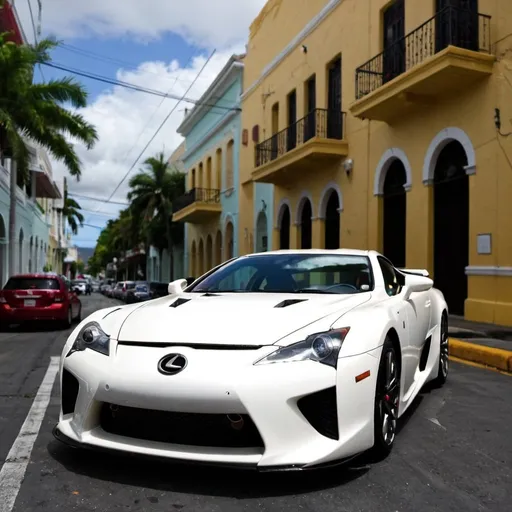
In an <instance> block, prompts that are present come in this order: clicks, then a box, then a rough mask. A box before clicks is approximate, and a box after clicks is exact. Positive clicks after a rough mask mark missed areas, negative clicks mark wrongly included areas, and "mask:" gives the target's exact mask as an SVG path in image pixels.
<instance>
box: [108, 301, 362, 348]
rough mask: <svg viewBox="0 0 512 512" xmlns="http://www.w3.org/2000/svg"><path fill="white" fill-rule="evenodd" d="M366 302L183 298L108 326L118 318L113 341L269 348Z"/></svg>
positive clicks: (153, 303)
mask: <svg viewBox="0 0 512 512" xmlns="http://www.w3.org/2000/svg"><path fill="white" fill-rule="evenodd" d="M370 298H371V294H370V293H363V294H358V295H313V294H282V293H276V294H274V293H244V294H235V293H231V294H229V293H226V294H219V295H205V294H198V293H188V294H187V293H185V294H181V295H179V296H176V295H175V296H168V297H164V298H162V299H157V300H154V301H150V302H146V303H144V304H143V305H141V306H139V307H137V308H134V309H130V310H128V311H126V314H124V315H122V312H123V310H124V308H121V309H120V310H119V311H118V312H116V313H113V314H112V315H111V316H112V318H111V321H112V320H114V317H116V316H117V315H118V314H119V315H122V317H123V318H124V321H123V322H122V325H120V328H119V331H118V337H117V339H118V340H119V341H131V342H144V343H183V344H205V345H208V344H210V345H253V346H254V345H271V344H274V343H276V342H278V341H279V340H280V339H282V338H284V337H286V336H288V335H289V334H291V333H293V332H295V331H297V330H299V329H302V328H304V327H306V326H308V325H309V324H312V323H314V322H316V321H318V320H321V319H322V318H325V317H328V316H329V315H333V314H335V317H336V319H337V318H339V317H341V316H342V315H344V314H345V313H347V312H348V311H350V310H351V309H353V308H355V307H357V306H359V305H361V304H364V303H365V302H367V301H368V300H370ZM177 301H178V302H177ZM294 301H300V302H294ZM177 304H179V305H177ZM176 306H177V307H176ZM119 319H120V318H119ZM120 324H121V322H120Z"/></svg>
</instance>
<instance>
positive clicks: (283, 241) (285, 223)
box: [279, 204, 290, 249]
mask: <svg viewBox="0 0 512 512" xmlns="http://www.w3.org/2000/svg"><path fill="white" fill-rule="evenodd" d="M289 248H290V208H289V206H288V205H287V204H285V205H283V207H282V210H281V220H280V222H279V249H289Z"/></svg>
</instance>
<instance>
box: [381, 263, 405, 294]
mask: <svg viewBox="0 0 512 512" xmlns="http://www.w3.org/2000/svg"><path fill="white" fill-rule="evenodd" d="M379 265H380V268H381V270H382V277H383V278H384V287H385V289H386V293H387V294H388V295H389V296H393V295H396V294H398V293H400V290H401V286H400V282H399V280H398V276H397V274H396V271H395V268H394V267H393V265H391V263H389V262H388V261H387V260H385V259H383V258H379Z"/></svg>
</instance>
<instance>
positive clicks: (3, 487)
mask: <svg viewBox="0 0 512 512" xmlns="http://www.w3.org/2000/svg"><path fill="white" fill-rule="evenodd" d="M59 360H60V358H59V357H52V358H51V361H50V365H49V366H48V369H47V370H46V374H45V376H44V378H43V382H42V383H41V385H40V386H39V389H38V391H37V395H36V397H35V398H34V401H33V402H32V407H31V408H30V411H29V412H28V414H27V417H26V418H25V422H24V423H23V425H22V426H21V429H20V433H19V434H18V437H17V438H16V440H15V441H14V443H13V445H12V447H11V449H10V451H9V453H8V454H7V459H6V460H5V463H4V465H3V466H2V468H1V469H0V512H11V511H12V509H13V508H14V503H15V501H16V498H17V496H18V492H19V490H20V487H21V484H22V482H23V479H24V478H25V471H26V470H27V466H28V463H29V460H30V455H31V453H32V448H33V447H34V443H35V442H36V439H37V436H38V434H39V429H40V428H41V423H42V422H43V419H44V415H45V413H46V409H47V408H48V405H49V403H50V398H51V395H52V389H53V384H54V383H55V379H56V377H57V374H58V373H59Z"/></svg>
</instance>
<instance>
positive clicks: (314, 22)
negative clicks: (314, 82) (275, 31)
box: [242, 0, 343, 101]
mask: <svg viewBox="0 0 512 512" xmlns="http://www.w3.org/2000/svg"><path fill="white" fill-rule="evenodd" d="M341 2H343V0H329V2H327V5H326V6H325V7H324V8H323V9H322V10H321V11H320V12H319V13H318V14H317V15H316V16H315V17H314V18H312V19H311V20H310V21H309V23H308V24H307V25H306V26H305V27H304V28H303V29H302V30H301V31H300V32H299V33H298V34H297V35H296V36H295V37H294V38H293V39H292V40H291V41H290V43H288V45H287V46H286V47H285V48H284V50H283V51H282V52H281V53H279V54H278V55H277V56H276V57H275V58H274V60H272V62H270V64H268V65H267V66H266V67H264V68H263V71H262V72H261V75H260V76H259V78H258V79H256V81H254V82H253V83H252V84H251V85H250V86H249V87H248V88H247V89H246V90H245V91H244V92H243V94H242V101H243V100H244V99H245V98H246V97H247V96H249V95H250V94H251V93H252V92H253V91H254V90H255V89H256V88H257V87H258V86H259V85H260V84H261V83H262V82H263V80H265V78H266V77H267V76H268V75H269V74H270V73H271V72H272V71H273V70H274V69H275V68H276V67H277V66H278V65H279V64H280V63H281V62H282V61H283V60H284V59H285V58H286V57H287V56H288V55H289V54H290V53H291V52H292V51H293V50H294V49H295V48H296V47H297V46H298V45H299V44H300V43H301V42H302V41H303V40H304V39H305V38H306V37H307V36H309V35H310V34H311V33H312V32H313V31H314V30H315V29H316V28H317V27H318V25H320V23H322V21H324V20H325V18H327V16H329V14H331V12H332V11H333V10H334V9H335V8H336V7H338V5H339V4H340V3H341Z"/></svg>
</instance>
